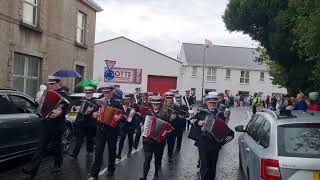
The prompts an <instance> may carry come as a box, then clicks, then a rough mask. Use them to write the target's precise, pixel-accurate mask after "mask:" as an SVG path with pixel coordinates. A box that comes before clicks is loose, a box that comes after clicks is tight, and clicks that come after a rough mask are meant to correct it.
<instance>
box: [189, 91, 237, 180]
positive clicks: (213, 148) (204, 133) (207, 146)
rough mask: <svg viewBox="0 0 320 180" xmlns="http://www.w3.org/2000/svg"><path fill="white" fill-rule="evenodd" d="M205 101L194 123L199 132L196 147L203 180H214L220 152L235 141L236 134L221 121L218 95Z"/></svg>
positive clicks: (221, 115) (210, 96)
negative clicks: (224, 146)
mask: <svg viewBox="0 0 320 180" xmlns="http://www.w3.org/2000/svg"><path fill="white" fill-rule="evenodd" d="M205 100H206V103H205V106H204V107H203V108H202V109H200V111H199V112H198V113H197V114H196V115H195V117H194V119H193V120H192V121H193V122H194V125H195V128H198V131H196V132H199V133H198V134H197V138H196V143H195V145H196V146H197V147H198V149H199V154H200V175H201V180H214V179H215V175H216V164H217V160H218V155H219V150H220V149H221V147H222V146H223V145H224V144H226V143H228V142H230V141H231V140H232V139H233V137H234V132H233V131H232V130H231V129H230V128H229V127H228V125H227V124H226V123H225V121H224V120H222V119H221V117H223V113H221V112H219V110H218V109H217V104H218V98H217V95H216V94H213V95H208V96H207V97H206V98H205Z"/></svg>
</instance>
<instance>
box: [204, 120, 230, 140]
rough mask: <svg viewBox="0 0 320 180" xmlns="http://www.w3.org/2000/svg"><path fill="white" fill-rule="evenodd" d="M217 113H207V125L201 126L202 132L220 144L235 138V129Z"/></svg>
mask: <svg viewBox="0 0 320 180" xmlns="http://www.w3.org/2000/svg"><path fill="white" fill-rule="evenodd" d="M218 115H219V114H217V115H213V114H210V115H207V116H206V118H205V120H206V123H205V125H204V126H203V127H202V128H201V130H202V132H203V133H204V134H205V135H207V136H208V137H209V138H211V139H212V140H215V141H217V142H218V143H219V144H227V143H229V142H230V141H231V140H232V139H233V138H234V133H233V131H232V130H231V129H230V128H229V126H228V124H227V123H226V121H225V120H223V119H221V118H219V116H218Z"/></svg>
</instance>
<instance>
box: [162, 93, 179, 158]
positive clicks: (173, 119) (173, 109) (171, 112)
mask: <svg viewBox="0 0 320 180" xmlns="http://www.w3.org/2000/svg"><path fill="white" fill-rule="evenodd" d="M174 95H175V94H174V93H172V92H170V91H169V92H166V93H165V94H164V96H165V101H164V107H163V109H164V111H165V113H166V117H165V120H167V121H168V122H169V123H170V124H171V125H172V126H173V127H177V125H176V124H177V122H178V121H179V118H178V114H177V113H178V111H179V110H178V107H177V106H176V105H175V104H174V100H173V98H174ZM175 133H176V130H173V133H170V134H169V135H168V136H167V145H168V160H169V162H172V155H173V149H174V145H175Z"/></svg>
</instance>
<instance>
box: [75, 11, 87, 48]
mask: <svg viewBox="0 0 320 180" xmlns="http://www.w3.org/2000/svg"><path fill="white" fill-rule="evenodd" d="M86 20H87V15H86V14H84V13H83V12H80V11H79V12H78V18H77V43H79V44H85V33H86Z"/></svg>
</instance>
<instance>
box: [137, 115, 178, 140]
mask: <svg viewBox="0 0 320 180" xmlns="http://www.w3.org/2000/svg"><path fill="white" fill-rule="evenodd" d="M172 130H173V127H172V125H171V124H169V123H167V122H165V121H164V120H162V119H159V118H156V117H154V116H146V118H145V122H144V126H143V133H142V136H143V137H147V138H150V139H153V140H155V141H157V142H158V143H161V142H162V141H163V140H164V139H165V138H166V136H167V135H168V134H169V133H170V132H171V131H172Z"/></svg>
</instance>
